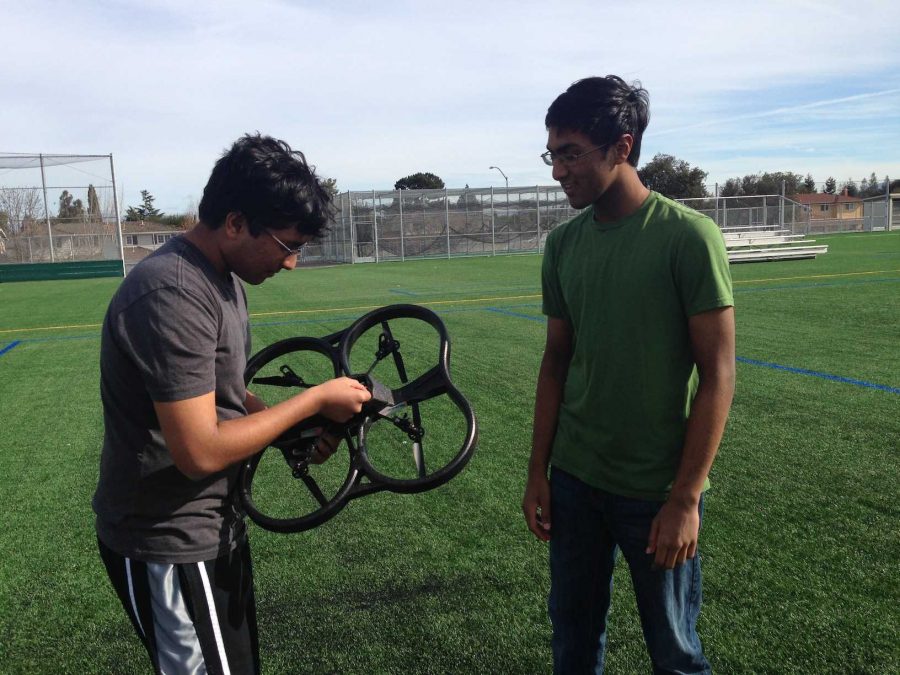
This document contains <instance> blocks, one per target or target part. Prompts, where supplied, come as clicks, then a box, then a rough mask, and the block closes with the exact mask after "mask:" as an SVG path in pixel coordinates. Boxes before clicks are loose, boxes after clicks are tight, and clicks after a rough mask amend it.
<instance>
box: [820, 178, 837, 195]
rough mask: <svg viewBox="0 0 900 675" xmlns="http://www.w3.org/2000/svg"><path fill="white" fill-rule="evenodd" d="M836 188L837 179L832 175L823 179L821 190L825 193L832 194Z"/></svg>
mask: <svg viewBox="0 0 900 675" xmlns="http://www.w3.org/2000/svg"><path fill="white" fill-rule="evenodd" d="M836 190H837V181H835V180H834V176H828V178H827V179H825V189H824V190H823V192H824V193H825V194H829V195H833V194H834V193H835V191H836Z"/></svg>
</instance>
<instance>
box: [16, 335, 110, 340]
mask: <svg viewBox="0 0 900 675" xmlns="http://www.w3.org/2000/svg"><path fill="white" fill-rule="evenodd" d="M99 339H100V333H97V334H96V335H59V336H57V337H45V338H22V340H21V341H22V342H56V341H57V340H99Z"/></svg>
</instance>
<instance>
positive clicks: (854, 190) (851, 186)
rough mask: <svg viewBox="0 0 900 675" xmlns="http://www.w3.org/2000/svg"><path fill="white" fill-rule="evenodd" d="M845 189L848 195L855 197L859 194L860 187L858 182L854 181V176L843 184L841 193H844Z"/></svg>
mask: <svg viewBox="0 0 900 675" xmlns="http://www.w3.org/2000/svg"><path fill="white" fill-rule="evenodd" d="M845 191H846V193H847V196H848V197H855V196H857V195H858V194H859V188H858V187H856V183H855V182H853V179H852V178H848V179H847V181H846V182H845V183H844V184H843V185H842V186H841V193H842V194H843V193H844V192H845Z"/></svg>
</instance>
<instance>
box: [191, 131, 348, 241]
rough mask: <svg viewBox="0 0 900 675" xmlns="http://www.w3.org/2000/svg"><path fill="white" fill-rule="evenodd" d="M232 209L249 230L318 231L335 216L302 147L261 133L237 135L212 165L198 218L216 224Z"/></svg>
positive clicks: (315, 233)
mask: <svg viewBox="0 0 900 675" xmlns="http://www.w3.org/2000/svg"><path fill="white" fill-rule="evenodd" d="M232 211H236V212H240V213H242V214H243V215H244V217H245V218H246V219H247V223H248V226H249V228H250V233H251V234H252V235H253V236H254V237H256V236H259V235H260V234H261V233H262V231H263V229H264V228H268V229H272V230H286V229H288V228H291V227H294V228H296V229H297V231H298V232H299V233H300V234H306V235H311V236H313V237H319V236H321V235H322V234H323V233H324V232H325V230H326V229H327V227H328V223H329V222H330V221H331V220H332V218H333V216H334V205H333V204H332V201H331V195H330V193H329V192H328V190H326V189H325V188H324V187H323V186H322V183H321V182H320V180H319V179H318V177H317V176H316V172H315V169H314V167H311V166H309V164H307V163H306V158H305V157H304V156H303V153H302V152H299V151H297V150H292V149H291V146H289V145H288V144H287V143H285V142H284V141H279V140H277V139H275V138H272V137H271V136H263V135H261V134H259V133H256V134H246V135H245V136H243V137H242V138H240V139H238V140H237V141H236V142H235V143H234V145H232V146H231V148H230V149H229V150H227V151H226V152H225V154H224V155H222V157H221V158H219V161H217V162H216V165H215V166H214V167H213V170H212V174H210V176H209V181H208V182H207V183H206V187H205V188H203V198H202V199H201V200H200V208H199V216H200V220H201V221H202V222H203V223H204V224H205V225H207V226H208V227H210V228H212V229H218V228H219V227H221V226H222V224H223V223H224V222H225V217H226V216H227V215H228V214H229V213H230V212H232Z"/></svg>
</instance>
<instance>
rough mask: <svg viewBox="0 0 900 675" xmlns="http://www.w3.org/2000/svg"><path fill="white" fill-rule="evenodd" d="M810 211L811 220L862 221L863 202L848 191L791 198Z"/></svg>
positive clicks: (814, 193) (816, 193) (817, 193)
mask: <svg viewBox="0 0 900 675" xmlns="http://www.w3.org/2000/svg"><path fill="white" fill-rule="evenodd" d="M790 198H791V199H792V200H793V201H795V202H797V203H798V204H803V205H804V206H805V207H807V208H808V209H809V218H810V220H862V217H863V200H862V199H860V198H859V197H851V196H850V195H848V194H847V189H846V188H844V191H843V192H841V193H840V194H829V193H827V192H813V193H812V194H803V195H793V196H791V197H790Z"/></svg>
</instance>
